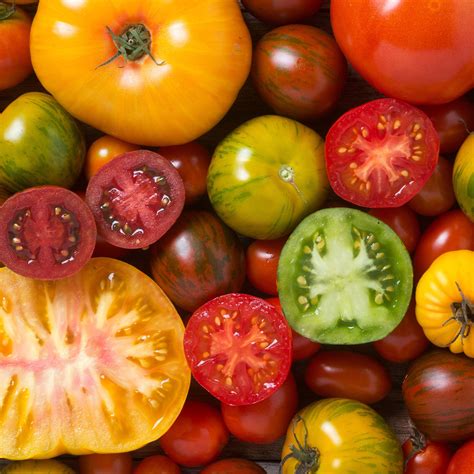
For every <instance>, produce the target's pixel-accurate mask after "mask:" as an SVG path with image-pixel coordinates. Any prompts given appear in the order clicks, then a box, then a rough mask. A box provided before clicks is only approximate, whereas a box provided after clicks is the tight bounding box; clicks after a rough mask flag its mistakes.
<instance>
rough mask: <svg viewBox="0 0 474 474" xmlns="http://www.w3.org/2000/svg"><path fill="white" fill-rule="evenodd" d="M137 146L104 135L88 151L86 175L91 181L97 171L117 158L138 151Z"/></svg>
mask: <svg viewBox="0 0 474 474" xmlns="http://www.w3.org/2000/svg"><path fill="white" fill-rule="evenodd" d="M138 149H139V147H138V146H137V145H132V144H131V143H126V142H124V141H122V140H119V139H118V138H115V137H111V136H110V135H103V136H102V137H100V138H98V139H97V140H95V141H94V143H92V145H91V146H90V147H89V149H88V150H87V155H86V163H85V173H86V178H87V179H88V180H89V179H91V178H92V176H94V175H95V174H96V173H97V171H99V170H100V168H102V166H104V165H105V164H107V163H108V162H109V161H112V160H113V159H114V158H115V157H117V156H119V155H123V154H124V153H127V151H134V150H138Z"/></svg>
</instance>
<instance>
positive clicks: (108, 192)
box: [86, 150, 185, 249]
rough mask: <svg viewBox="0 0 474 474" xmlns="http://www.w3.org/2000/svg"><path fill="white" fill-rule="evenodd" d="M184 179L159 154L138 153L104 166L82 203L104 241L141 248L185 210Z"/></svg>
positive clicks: (163, 231) (90, 182)
mask: <svg viewBox="0 0 474 474" xmlns="http://www.w3.org/2000/svg"><path fill="white" fill-rule="evenodd" d="M184 199H185V191H184V185H183V180H182V179H181V177H180V175H179V173H178V171H177V170H176V168H175V167H174V166H173V165H172V164H171V163H170V162H169V161H168V160H166V159H165V158H163V157H162V156H161V155H158V154H157V153H153V152H151V151H146V150H137V151H131V152H128V153H124V154H123V155H120V156H118V157H116V158H114V159H113V160H112V161H110V162H109V163H107V164H105V165H104V166H103V167H102V168H101V169H100V170H99V171H98V172H97V174H95V175H94V176H93V177H92V178H91V179H90V181H89V184H88V186H87V191H86V201H87V203H88V204H89V206H90V208H91V209H92V212H93V213H94V217H95V219H96V222H97V229H98V231H99V233H100V234H101V235H102V237H104V239H105V240H107V242H109V243H111V244H113V245H116V246H117V247H122V248H129V249H132V248H143V247H147V246H148V245H150V244H152V243H154V242H156V241H157V240H158V239H159V238H160V237H161V236H162V235H163V234H165V233H166V232H167V231H168V230H169V228H170V227H171V226H172V225H173V224H174V223H175V221H176V219H177V218H178V217H179V215H180V214H181V211H182V210H183V207H184Z"/></svg>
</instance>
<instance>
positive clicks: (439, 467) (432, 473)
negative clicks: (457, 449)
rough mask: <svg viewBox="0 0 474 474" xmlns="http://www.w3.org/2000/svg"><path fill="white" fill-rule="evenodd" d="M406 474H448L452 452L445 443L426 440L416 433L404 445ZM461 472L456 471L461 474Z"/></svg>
mask: <svg viewBox="0 0 474 474" xmlns="http://www.w3.org/2000/svg"><path fill="white" fill-rule="evenodd" d="M402 448H403V455H404V457H405V472H404V474H446V469H447V468H448V464H449V460H450V459H451V451H450V449H449V447H448V446H447V445H446V444H445V443H440V442H437V441H430V440H426V439H425V438H424V436H422V435H420V434H419V433H416V434H415V435H413V436H411V437H410V438H408V439H407V440H406V441H405V442H404V443H403V446H402ZM460 473H461V471H459V472H458V471H456V474H460Z"/></svg>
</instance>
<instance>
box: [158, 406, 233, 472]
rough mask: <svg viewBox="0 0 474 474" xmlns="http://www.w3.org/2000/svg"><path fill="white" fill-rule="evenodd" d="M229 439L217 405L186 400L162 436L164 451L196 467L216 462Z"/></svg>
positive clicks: (187, 465)
mask: <svg viewBox="0 0 474 474" xmlns="http://www.w3.org/2000/svg"><path fill="white" fill-rule="evenodd" d="M228 441H229V432H228V431H227V428H226V426H225V424H224V421H223V419H222V415H221V413H220V412H219V410H218V409H217V408H214V407H213V406H211V405H209V404H207V403H202V402H195V401H187V402H186V403H185V405H184V407H183V409H182V411H181V413H180V414H179V416H178V418H177V419H176V421H175V422H174V424H173V425H172V426H171V428H170V429H169V430H168V431H167V432H166V433H165V434H164V435H163V436H162V437H161V438H160V446H161V447H162V448H163V451H164V452H165V453H166V454H167V455H168V456H169V457H170V458H171V459H172V460H173V461H175V462H177V463H178V464H181V465H182V466H186V467H196V466H202V465H204V464H208V463H210V462H211V461H213V460H214V459H215V458H217V456H219V454H220V452H221V451H222V449H223V448H224V446H225V445H226V444H227V442H228Z"/></svg>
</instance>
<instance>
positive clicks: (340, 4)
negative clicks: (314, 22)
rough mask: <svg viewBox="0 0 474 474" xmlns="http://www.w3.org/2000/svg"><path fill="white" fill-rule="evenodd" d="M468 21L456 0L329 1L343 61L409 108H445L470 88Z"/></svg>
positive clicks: (466, 9)
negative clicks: (443, 106) (420, 105)
mask: <svg viewBox="0 0 474 474" xmlns="http://www.w3.org/2000/svg"><path fill="white" fill-rule="evenodd" d="M473 19H474V18H473V12H472V5H471V4H470V2H463V1H461V2H459V1H457V0H445V1H442V2H431V1H430V0H422V1H421V2H413V1H411V0H402V1H399V2H396V3H394V2H392V1H391V0H382V1H380V0H354V1H352V2H347V1H346V0H334V1H331V25H332V28H333V31H334V35H335V37H336V40H337V42H338V44H339V46H340V47H341V49H342V51H343V53H344V55H345V56H346V57H347V59H348V61H349V62H350V63H351V64H352V65H353V66H354V68H355V69H356V70H357V71H358V72H359V73H360V74H361V75H362V77H363V78H364V79H366V80H367V81H368V82H369V83H370V84H371V85H372V86H374V87H375V88H376V89H378V90H379V91H380V92H382V93H383V94H384V95H387V96H390V97H395V98H397V99H401V100H405V101H407V102H411V103H414V104H442V103H446V102H450V101H453V100H454V99H456V98H458V97H460V96H462V95H463V94H465V93H466V92H467V91H468V90H469V89H471V88H472V87H473V84H474V79H473V78H474V74H473V67H474V57H473V54H472V48H471V49H469V48H466V45H467V44H470V39H471V37H472V23H473ZM440 64H442V65H443V70H442V71H440Z"/></svg>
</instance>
